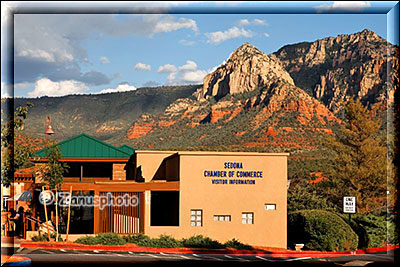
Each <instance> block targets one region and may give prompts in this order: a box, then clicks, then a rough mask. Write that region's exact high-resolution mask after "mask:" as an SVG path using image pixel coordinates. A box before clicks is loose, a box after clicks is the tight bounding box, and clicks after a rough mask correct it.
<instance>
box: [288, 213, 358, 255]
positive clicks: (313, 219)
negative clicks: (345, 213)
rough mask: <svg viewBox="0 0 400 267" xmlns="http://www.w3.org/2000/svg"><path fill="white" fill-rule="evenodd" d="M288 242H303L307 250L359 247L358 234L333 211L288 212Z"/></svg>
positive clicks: (340, 249)
mask: <svg viewBox="0 0 400 267" xmlns="http://www.w3.org/2000/svg"><path fill="white" fill-rule="evenodd" d="M288 242H289V244H290V245H292V246H294V244H298V243H303V244H304V249H307V250H319V251H346V250H352V249H356V248H357V244H358V236H357V234H356V233H355V232H354V231H353V230H352V228H351V227H350V226H349V225H348V224H347V223H346V222H345V221H344V220H343V219H342V218H340V217H339V216H338V215H336V214H334V213H332V212H328V211H323V210H301V211H295V212H291V213H289V214H288Z"/></svg>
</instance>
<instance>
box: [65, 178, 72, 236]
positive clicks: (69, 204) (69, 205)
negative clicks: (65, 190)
mask: <svg viewBox="0 0 400 267" xmlns="http://www.w3.org/2000/svg"><path fill="white" fill-rule="evenodd" d="M71 201H72V185H71V186H70V187H69V203H68V221H67V236H66V238H65V241H67V242H68V233H69V221H70V217H71Z"/></svg>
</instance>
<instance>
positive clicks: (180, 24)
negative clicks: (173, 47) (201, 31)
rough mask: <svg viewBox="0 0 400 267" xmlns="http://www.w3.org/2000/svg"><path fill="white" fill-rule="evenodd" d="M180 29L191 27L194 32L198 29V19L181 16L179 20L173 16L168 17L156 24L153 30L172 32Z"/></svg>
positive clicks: (156, 31)
mask: <svg viewBox="0 0 400 267" xmlns="http://www.w3.org/2000/svg"><path fill="white" fill-rule="evenodd" d="M180 29H191V30H193V31H194V32H197V31H198V29H197V24H196V21H194V20H192V19H186V18H179V19H178V20H174V18H173V17H166V18H165V19H163V20H161V21H159V22H157V23H156V24H155V26H154V30H153V32H154V33H159V32H172V31H177V30H180Z"/></svg>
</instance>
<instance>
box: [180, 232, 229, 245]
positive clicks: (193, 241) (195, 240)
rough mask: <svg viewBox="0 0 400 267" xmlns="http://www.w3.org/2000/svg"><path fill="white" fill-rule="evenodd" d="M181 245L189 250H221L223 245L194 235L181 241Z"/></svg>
mask: <svg viewBox="0 0 400 267" xmlns="http://www.w3.org/2000/svg"><path fill="white" fill-rule="evenodd" d="M182 245H183V246H184V247H189V248H223V247H224V245H222V244H221V243H219V242H218V241H216V240H212V239H211V238H209V237H205V236H202V235H195V236H192V237H189V238H187V239H185V238H183V239H182Z"/></svg>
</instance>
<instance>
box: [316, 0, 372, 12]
mask: <svg viewBox="0 0 400 267" xmlns="http://www.w3.org/2000/svg"><path fill="white" fill-rule="evenodd" d="M370 6H371V3H370V2H369V1H334V2H333V4H331V5H320V6H315V7H314V8H315V9H316V10H317V12H324V11H341V10H342V11H361V10H364V9H365V8H368V7H370Z"/></svg>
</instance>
